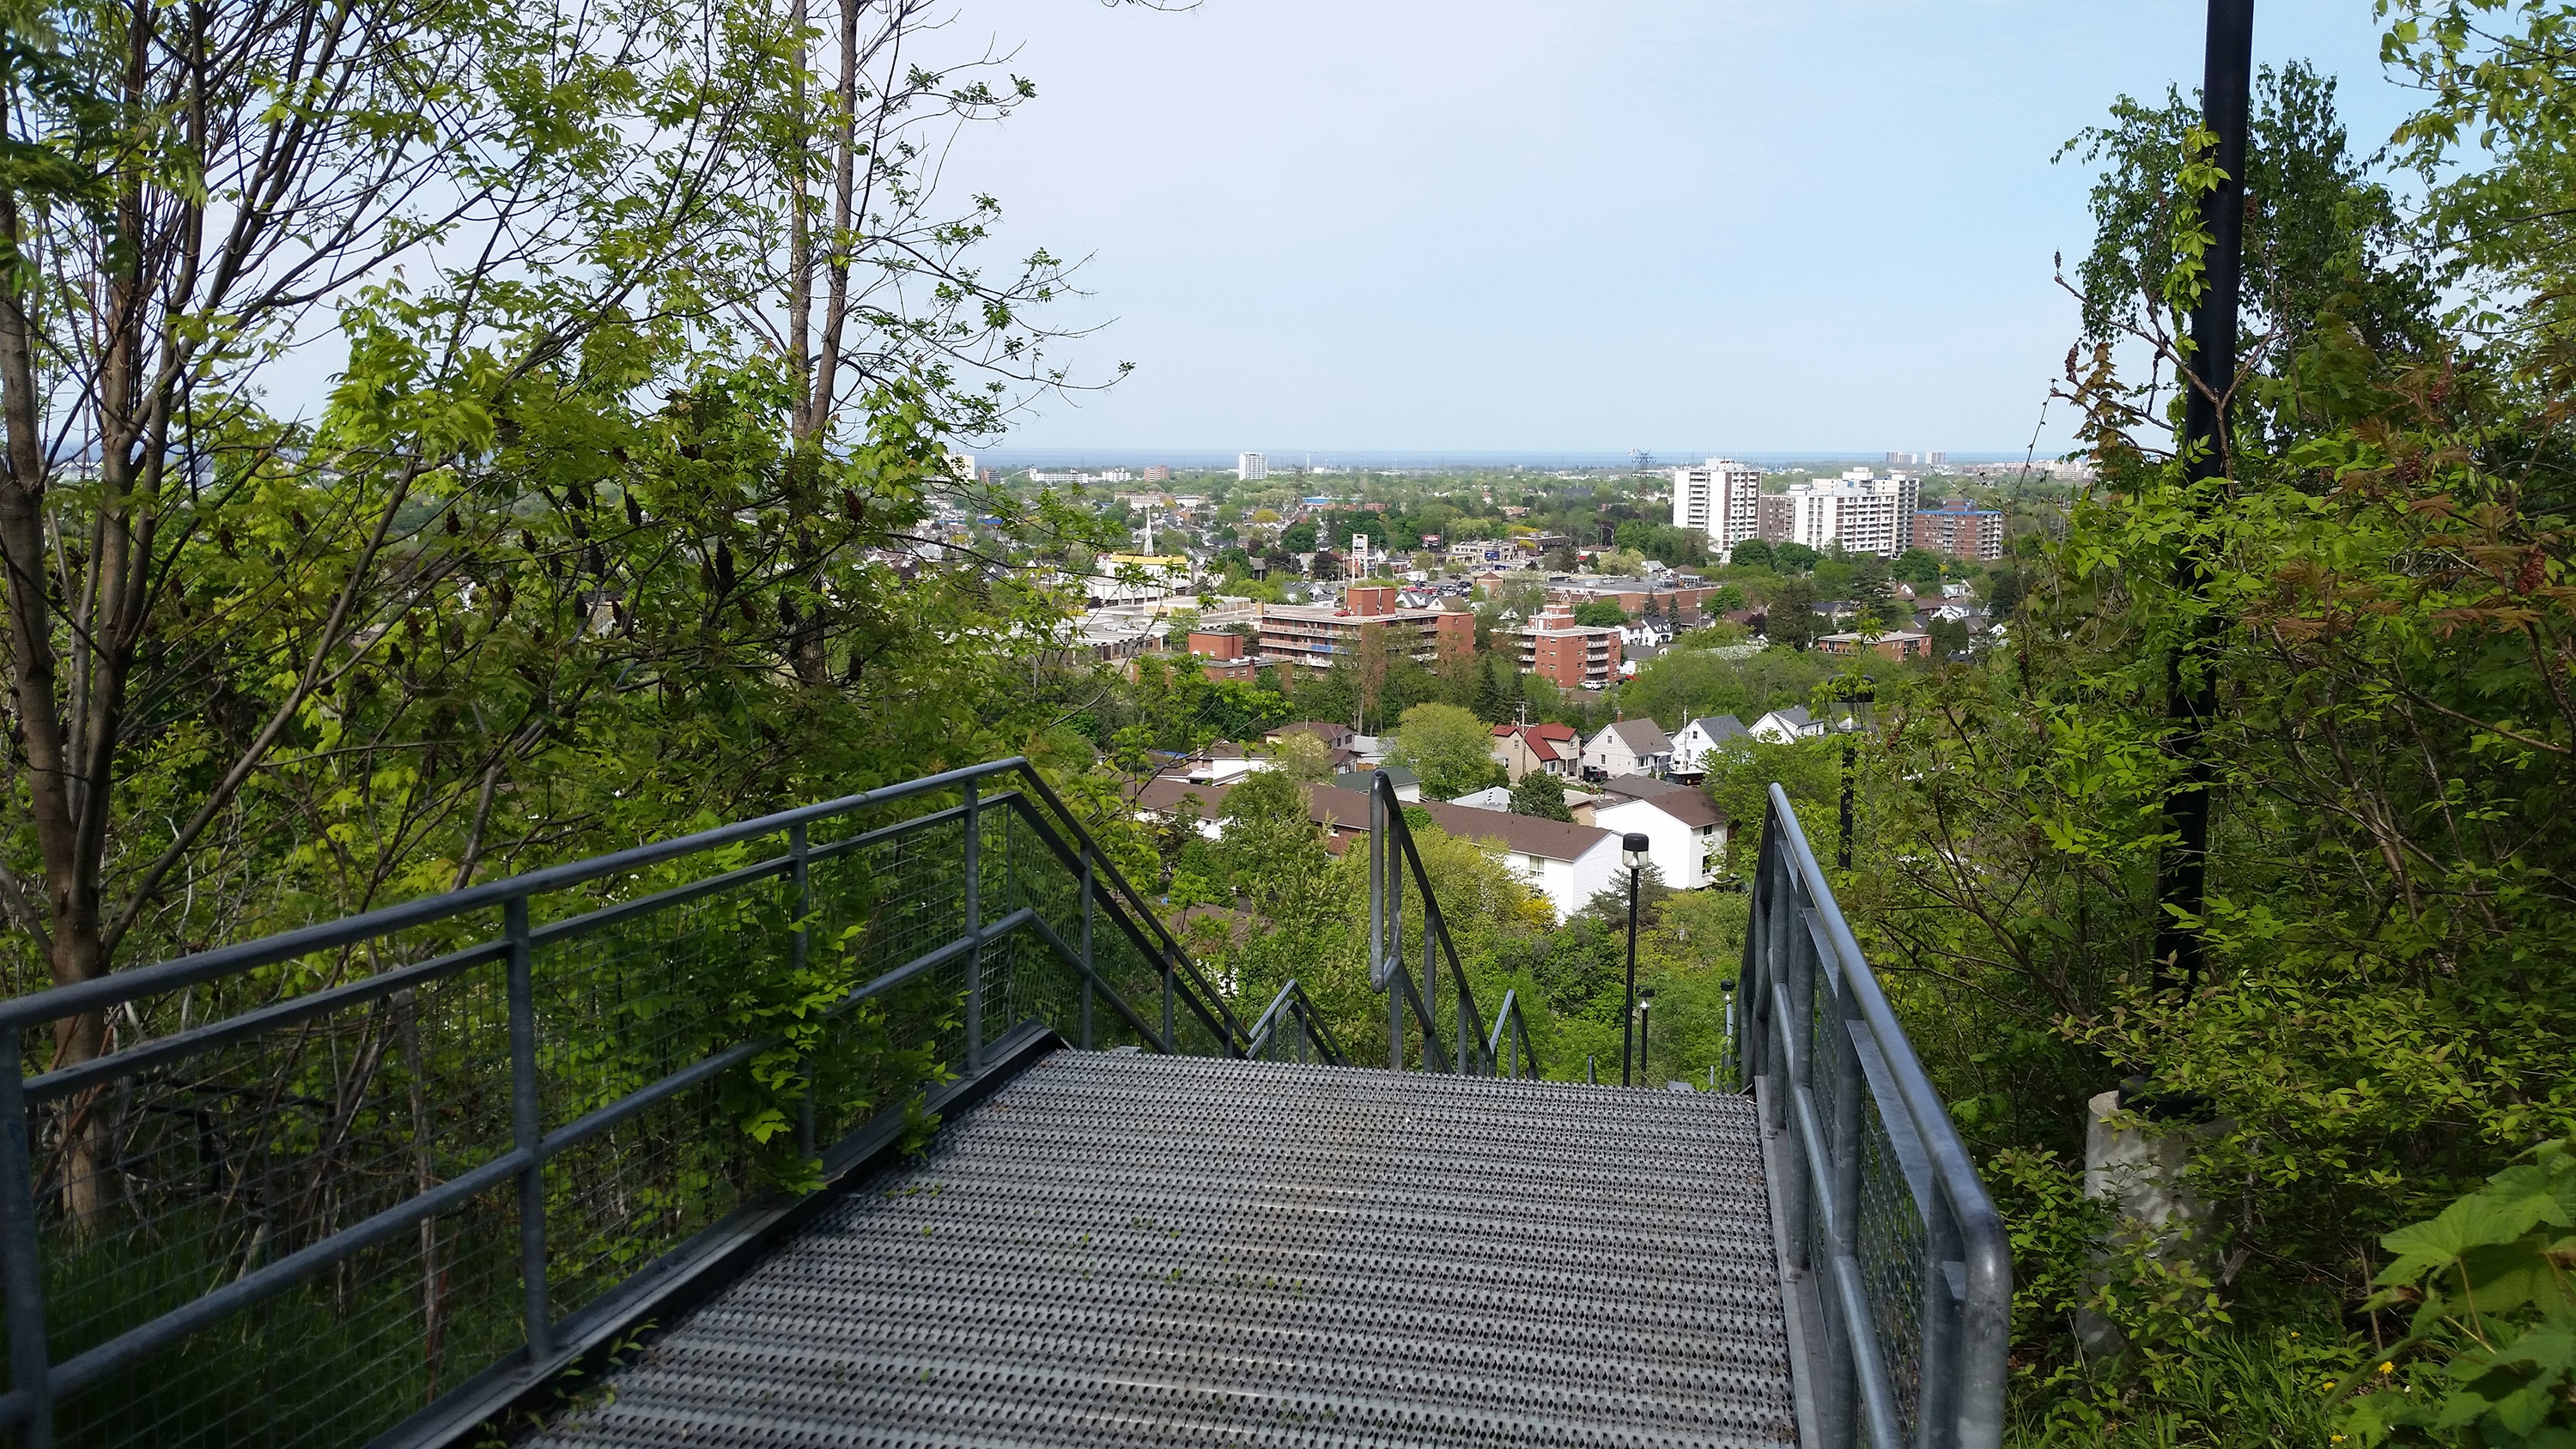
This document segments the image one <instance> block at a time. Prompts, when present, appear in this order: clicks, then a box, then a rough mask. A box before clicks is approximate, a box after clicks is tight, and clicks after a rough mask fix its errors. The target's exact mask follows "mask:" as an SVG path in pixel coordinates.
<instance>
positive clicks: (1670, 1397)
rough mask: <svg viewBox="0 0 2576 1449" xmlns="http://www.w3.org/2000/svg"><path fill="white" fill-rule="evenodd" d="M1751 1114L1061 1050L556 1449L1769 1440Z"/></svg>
mask: <svg viewBox="0 0 2576 1449" xmlns="http://www.w3.org/2000/svg"><path fill="white" fill-rule="evenodd" d="M1758 1130H1759V1129H1758V1124H1757V1120H1756V1115H1755V1110H1754V1104H1753V1102H1752V1101H1751V1100H1750V1099H1748V1098H1742V1097H1735V1096H1726V1095H1719V1094H1714V1093H1701V1092H1690V1093H1683V1092H1643V1091H1626V1090H1621V1089H1617V1088H1608V1087H1586V1086H1572V1085H1563V1084H1553V1083H1538V1082H1529V1081H1512V1080H1497V1079H1490V1078H1468V1077H1450V1076H1439V1075H1431V1074H1410V1073H1395V1072H1389V1071H1384V1070H1363V1069H1353V1068H1344V1067H1326V1066H1295V1065H1287V1064H1279V1063H1270V1062H1258V1061H1239V1060H1225V1059H1215V1058H1188V1057H1159V1056H1147V1055H1139V1054H1134V1053H1121V1052H1112V1053H1095V1052H1077V1051H1070V1050H1065V1051H1058V1052H1055V1053H1054V1054H1052V1055H1050V1056H1047V1057H1045V1058H1043V1059H1041V1060H1039V1061H1038V1062H1036V1063H1035V1064H1034V1065H1032V1066H1030V1067H1028V1068H1027V1069H1026V1070H1024V1071H1023V1072H1021V1073H1020V1074H1019V1075H1018V1076H1017V1077H1015V1078H1013V1079H1012V1080H1011V1081H1009V1082H1008V1083H1006V1084H1005V1085H1003V1086H1002V1087H1001V1089H1000V1090H999V1091H997V1092H996V1093H995V1094H994V1095H993V1096H991V1097H990V1098H988V1099H986V1100H985V1101H984V1102H983V1103H982V1104H981V1105H978V1106H976V1107H973V1108H972V1109H970V1110H968V1111H966V1112H964V1113H962V1114H960V1115H959V1116H957V1117H956V1118H955V1119H954V1120H952V1121H950V1122H948V1123H947V1124H945V1125H944V1126H943V1127H942V1128H941V1129H940V1131H939V1133H938V1134H937V1136H936V1137H935V1138H934V1140H933V1143H932V1145H931V1147H930V1150H929V1151H928V1153H927V1155H926V1156H925V1157H923V1158H922V1159H920V1160H918V1161H917V1162H914V1163H910V1164H906V1165H903V1166H900V1167H896V1168H891V1169H888V1170H886V1171H884V1172H881V1173H879V1174H877V1175H876V1176H874V1177H872V1178H867V1179H864V1180H863V1181H861V1183H860V1184H859V1185H858V1186H857V1187H856V1188H855V1189H854V1190H853V1191H852V1192H851V1193H850V1194H849V1195H848V1196H847V1197H846V1198H844V1199H842V1200H841V1201H839V1202H837V1203H835V1204H833V1205H832V1206H831V1207H829V1208H828V1209H826V1210H825V1211H824V1212H823V1214H822V1215H821V1216H820V1217H819V1218H818V1219H816V1221H815V1222H814V1223H813V1224H812V1225H810V1226H808V1227H807V1228H806V1229H805V1230H803V1231H802V1232H801V1233H799V1234H797V1235H796V1236H795V1237H793V1238H791V1239H789V1240H788V1241H787V1242H786V1243H785V1244H784V1245H783V1246H782V1247H781V1248H780V1249H779V1250H778V1251H777V1252H776V1253H774V1254H772V1255H771V1256H770V1257H769V1258H768V1259H767V1260H766V1261H764V1262H763V1263H761V1264H760V1266H758V1267H757V1268H754V1269H752V1270H751V1271H749V1272H747V1273H745V1274H744V1275H743V1276H742V1277H741V1278H739V1279H738V1280H736V1281H735V1282H733V1283H732V1284H730V1285H729V1286H727V1287H726V1288H724V1289H723V1290H722V1291H720V1292H719V1293H717V1294H716V1296H714V1297H713V1298H711V1299H709V1300H708V1301H707V1302H705V1303H704V1304H702V1305H701V1306H700V1307H699V1308H697V1309H696V1310H694V1311H693V1312H691V1313H690V1314H688V1315H687V1316H685V1317H683V1318H681V1319H680V1320H679V1321H677V1322H676V1323H674V1324H672V1325H671V1326H670V1327H669V1329H668V1331H666V1332H664V1333H662V1334H660V1335H659V1336H658V1337H657V1338H655V1339H653V1340H652V1341H651V1343H650V1344H649V1345H648V1346H647V1347H646V1348H645V1349H644V1350H643V1351H642V1353H641V1354H640V1355H639V1356H638V1357H637V1358H636V1359H635V1360H634V1361H633V1362H631V1363H629V1364H627V1365H626V1366H624V1367H623V1368H621V1369H618V1370H617V1371H615V1372H614V1373H613V1374H612V1375H611V1376H610V1378H609V1380H608V1382H607V1384H606V1385H605V1386H604V1387H605V1392H601V1391H598V1390H594V1391H593V1392H592V1393H590V1394H588V1395H586V1396H585V1402H584V1404H583V1405H582V1406H581V1407H577V1408H575V1409H573V1410H572V1411H570V1412H569V1413H567V1414H566V1415H565V1416H563V1417H562V1418H561V1419H559V1420H558V1421H557V1422H556V1423H555V1424H553V1425H552V1426H550V1427H549V1428H548V1429H546V1430H545V1431H544V1432H542V1433H541V1434H539V1435H537V1436H535V1437H534V1438H533V1439H531V1440H529V1441H527V1442H529V1443H532V1444H538V1445H545V1446H549V1449H611V1446H616V1449H625V1446H634V1449H643V1446H656V1449H660V1446H676V1445H683V1444H685V1445H689V1446H693V1449H694V1446H736V1445H739V1446H750V1445H761V1446H802V1445H818V1446H819V1445H851V1446H862V1445H886V1446H892V1445H934V1444H936V1445H955V1444H981V1445H997V1446H1008V1445H1066V1444H1099V1445H1109V1444H1203V1445H1325V1444H1371V1445H1390V1446H1392V1445H1465V1444H1492V1445H1557V1444H1566V1445H1573V1444H1583V1445H1610V1444H1617V1445H1634V1446H1647V1445H1756V1444H1758V1445H1777V1444H1780V1443H1783V1442H1787V1441H1791V1440H1794V1439H1795V1437H1796V1430H1795V1428H1794V1415H1793V1411H1792V1405H1791V1397H1790V1379H1789V1352H1788V1344H1787V1340H1786V1335H1785V1332H1784V1329H1783V1312H1782V1299H1781V1291H1780V1277H1779V1271H1780V1270H1779V1262H1778V1257H1777V1254H1776V1251H1775V1246H1774V1240H1773V1236H1772V1231H1771V1223H1770V1215H1769V1209H1768V1207H1767V1205H1766V1198H1765V1194H1764V1186H1763V1179H1762V1165H1761V1154H1760V1149H1759V1142H1758V1138H1757V1132H1758Z"/></svg>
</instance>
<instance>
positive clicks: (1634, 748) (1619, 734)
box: [1583, 719, 1673, 780]
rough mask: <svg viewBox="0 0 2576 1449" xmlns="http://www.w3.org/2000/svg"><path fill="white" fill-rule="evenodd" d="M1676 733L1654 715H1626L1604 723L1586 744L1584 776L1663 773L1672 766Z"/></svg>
mask: <svg viewBox="0 0 2576 1449" xmlns="http://www.w3.org/2000/svg"><path fill="white" fill-rule="evenodd" d="M1672 763H1673V741H1672V736H1670V735H1667V734H1665V733H1664V727H1663V726H1662V725H1659V724H1657V723H1655V722H1654V721H1653V720H1650V719H1623V720H1620V721H1619V722H1618V723H1616V724H1610V725H1604V726H1602V729H1601V733H1599V734H1597V735H1594V736H1593V737H1592V738H1591V739H1590V740H1589V741H1587V742H1586V743H1585V744H1584V746H1583V778H1585V779H1587V780H1601V779H1606V778H1608V777H1609V776H1612V775H1661V774H1662V773H1664V772H1665V771H1666V770H1668V769H1670V768H1672Z"/></svg>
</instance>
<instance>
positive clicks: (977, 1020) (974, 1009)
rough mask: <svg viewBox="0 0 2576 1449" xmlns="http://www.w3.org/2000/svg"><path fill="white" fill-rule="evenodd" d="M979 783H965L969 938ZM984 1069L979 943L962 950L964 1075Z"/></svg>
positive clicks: (976, 871)
mask: <svg viewBox="0 0 2576 1449" xmlns="http://www.w3.org/2000/svg"><path fill="white" fill-rule="evenodd" d="M979 783H980V782H979V781H975V780H969V781H967V782H966V786H965V795H966V802H965V803H966V934H967V935H968V936H969V937H973V936H974V935H975V934H976V932H977V930H978V929H979V927H980V926H981V924H982V921H981V917H980V912H981V911H982V909H983V902H982V900H981V899H979V898H978V893H979V891H980V888H981V887H982V885H983V876H982V871H983V851H984V812H983V810H982V808H981V807H980V805H979V804H978V802H977V800H976V798H975V796H976V789H975V787H976V786H977V784H979ZM983 1070H984V943H983V942H982V941H980V940H978V941H975V942H974V943H973V944H971V945H969V946H968V947H967V948H966V1074H967V1075H968V1076H973V1075H975V1074H977V1073H979V1072H981V1071H983Z"/></svg>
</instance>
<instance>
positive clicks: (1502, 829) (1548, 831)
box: [1306, 785, 1625, 920]
mask: <svg viewBox="0 0 2576 1449" xmlns="http://www.w3.org/2000/svg"><path fill="white" fill-rule="evenodd" d="M1306 794H1307V799H1308V800H1309V801H1310V802H1312V813H1313V815H1314V818H1315V819H1316V820H1317V821H1319V822H1322V823H1325V824H1327V825H1329V826H1330V827H1331V829H1332V831H1333V833H1334V834H1336V835H1341V836H1355V835H1365V834H1367V833H1368V797H1367V796H1366V795H1362V794H1360V793H1358V792H1357V791H1353V790H1339V789H1335V788H1333V787H1332V786H1330V785H1317V786H1315V787H1314V788H1313V789H1311V790H1309V791H1307V792H1306ZM1411 809H1413V810H1420V811H1422V812H1423V813H1424V814H1426V815H1429V816H1430V817H1431V823H1432V824H1434V825H1436V826H1438V827H1440V828H1441V829H1442V830H1443V831H1446V832H1447V833H1449V834H1451V835H1454V836H1457V837H1458V838H1459V839H1461V840H1472V841H1475V842H1476V843H1477V844H1479V845H1481V846H1483V847H1484V848H1485V850H1486V853H1488V854H1489V855H1491V856H1492V857H1493V858H1494V859H1495V860H1497V861H1499V862H1501V863H1502V865H1503V868H1504V869H1506V870H1509V871H1510V872H1511V873H1512V874H1513V875H1516V876H1518V877H1520V878H1521V880H1522V881H1524V882H1526V883H1527V884H1528V885H1529V887H1530V888H1531V889H1532V890H1535V891H1537V892H1538V893H1539V894H1540V895H1542V896H1544V897H1546V898H1547V902H1548V904H1549V905H1551V906H1553V907H1555V908H1556V915H1557V919H1559V920H1563V919H1565V918H1566V917H1567V916H1570V915H1572V914H1574V913H1575V912H1576V911H1579V910H1581V909H1583V907H1584V906H1585V904H1586V903H1588V902H1589V901H1590V900H1591V899H1592V898H1593V897H1594V896H1596V895H1599V894H1600V893H1601V892H1603V891H1605V890H1609V889H1610V888H1611V887H1612V886H1614V885H1617V884H1619V883H1620V882H1621V881H1622V880H1624V879H1625V872H1624V871H1623V870H1622V869H1621V867H1620V865H1619V837H1618V836H1617V835H1614V834H1612V833H1611V832H1609V831H1607V830H1596V829H1594V828H1592V827H1590V826H1587V825H1568V824H1566V823H1565V822H1564V821H1562V820H1542V819H1540V818H1539V817H1537V816H1535V815H1513V814H1509V813H1506V812H1504V811H1500V810H1476V809H1471V808H1469V807H1467V806H1463V805H1454V804H1450V803H1449V802H1447V801H1436V800H1425V801H1423V802H1422V803H1421V804H1419V805H1415V806H1412V807H1411ZM1408 813H1409V812H1408Z"/></svg>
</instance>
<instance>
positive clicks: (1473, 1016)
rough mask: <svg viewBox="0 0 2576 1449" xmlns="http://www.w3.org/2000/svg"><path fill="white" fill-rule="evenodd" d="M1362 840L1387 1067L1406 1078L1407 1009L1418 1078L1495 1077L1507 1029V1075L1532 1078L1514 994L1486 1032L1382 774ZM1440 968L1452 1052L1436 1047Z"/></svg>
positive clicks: (1373, 977) (1531, 1054)
mask: <svg viewBox="0 0 2576 1449" xmlns="http://www.w3.org/2000/svg"><path fill="white" fill-rule="evenodd" d="M1368 838H1369V948H1368V949H1369V985H1371V986H1373V987H1375V988H1377V989H1378V990H1380V991H1384V992H1386V993H1387V1004H1386V1011H1387V1019H1386V1028H1387V1064H1388V1065H1389V1066H1391V1067H1393V1068H1394V1069H1395V1070H1397V1071H1399V1072H1400V1071H1403V1070H1404V1038H1405V1031H1406V1027H1405V1017H1406V1014H1407V1011H1408V1009H1409V1010H1410V1012H1411V1014H1412V1016H1413V1019H1414V1020H1415V1021H1417V1022H1419V1023H1420V1024H1421V1027H1422V1063H1423V1068H1424V1070H1426V1071H1435V1072H1454V1073H1456V1074H1457V1075H1460V1076H1488V1077H1490V1076H1498V1075H1501V1074H1502V1073H1501V1070H1500V1067H1499V1062H1500V1060H1501V1058H1500V1055H1499V1052H1498V1048H1499V1047H1501V1046H1502V1045H1503V1036H1502V1031H1503V1027H1504V1024H1505V1023H1506V1022H1508V1023H1510V1025H1511V1027H1512V1032H1513V1035H1512V1038H1511V1040H1512V1044H1513V1046H1514V1051H1513V1053H1512V1065H1511V1075H1513V1076H1521V1075H1527V1076H1529V1077H1531V1078H1533V1079H1534V1078H1536V1077H1537V1076H1538V1075H1539V1063H1538V1052H1537V1050H1536V1049H1535V1048H1534V1047H1532V1046H1531V1045H1530V1039H1529V1025H1528V1023H1527V1022H1526V1021H1524V1020H1523V1019H1522V1016H1521V1008H1520V997H1519V995H1518V994H1517V993H1514V992H1505V993H1504V995H1503V1005H1502V1010H1501V1011H1500V1012H1498V1013H1497V1014H1496V1015H1495V1017H1494V1023H1493V1027H1492V1030H1491V1031H1490V1032H1488V1031H1487V1029H1486V1027H1485V1014H1484V1012H1483V1011H1481V1010H1479V1009H1478V1008H1477V1006H1476V990H1475V987H1474V986H1473V985H1471V984H1470V983H1469V982H1468V980H1467V970H1466V967H1464V966H1463V965H1461V964H1460V963H1459V960H1458V948H1457V946H1456V945H1455V944H1454V943H1452V942H1451V941H1450V939H1449V923H1448V920H1447V919H1446V918H1445V917H1444V916H1443V915H1442V914H1441V911H1440V897H1439V896H1438V895H1437V894H1436V893H1434V892H1433V891H1432V889H1431V875H1430V872H1428V871H1427V870H1425V869H1424V868H1423V865H1422V852H1421V850H1420V849H1419V848H1418V847H1416V846H1415V845H1414V843H1413V829H1412V827H1411V826H1409V825H1407V824H1406V823H1405V820H1404V803H1403V801H1401V800H1399V799H1398V798H1397V797H1396V793H1395V782H1394V781H1392V780H1390V779H1388V778H1387V777H1386V773H1385V772H1384V771H1382V770H1381V771H1379V772H1377V773H1376V774H1375V775H1374V776H1373V777H1372V778H1371V779H1370V781H1369V836H1368ZM1400 867H1410V869H1411V871H1412V874H1413V883H1414V888H1415V889H1416V890H1418V891H1420V892H1421V893H1422V921H1423V928H1422V980H1421V982H1420V983H1419V985H1418V986H1417V984H1416V983H1415V981H1414V978H1413V973H1412V972H1411V971H1410V970H1409V969H1408V968H1407V967H1406V966H1405V964H1404V883H1403V880H1402V878H1401V876H1399V875H1398V874H1397V871H1398V870H1399V868H1400ZM1444 960H1445V961H1446V962H1447V963H1448V965H1449V978H1450V983H1451V989H1452V990H1454V991H1455V992H1456V993H1457V996H1458V1005H1457V1042H1456V1045H1455V1047H1454V1049H1452V1048H1448V1047H1444V1046H1442V1044H1441V1042H1440V1024H1439V1008H1440V969H1439V968H1440V963H1441V962H1442V961H1444ZM1524 1067H1526V1069H1527V1070H1526V1072H1525V1073H1524V1071H1523V1068H1524Z"/></svg>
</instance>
